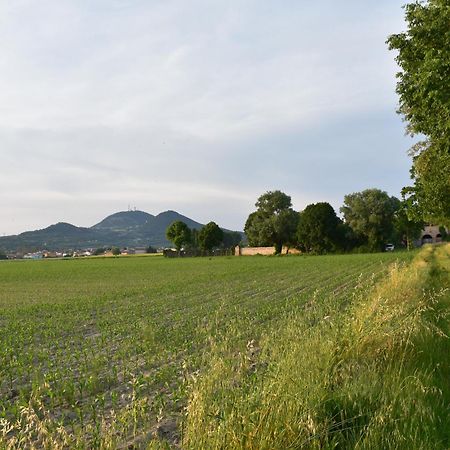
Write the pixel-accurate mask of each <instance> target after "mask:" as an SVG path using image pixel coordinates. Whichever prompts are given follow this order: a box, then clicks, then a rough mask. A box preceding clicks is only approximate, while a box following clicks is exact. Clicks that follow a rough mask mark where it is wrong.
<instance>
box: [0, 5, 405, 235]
mask: <svg viewBox="0 0 450 450" xmlns="http://www.w3.org/2000/svg"><path fill="white" fill-rule="evenodd" d="M403 3H404V0H379V1H377V2H374V1H373V0H345V1H343V2H337V1H336V0H328V1H325V0H321V1H317V2H312V1H310V0H308V1H306V0H282V1H280V0H277V1H275V0H271V1H266V0H245V1H244V0H240V1H238V0H227V1H225V0H222V1H218V0H216V1H211V0H208V1H206V0H203V1H201V0H189V1H186V0H184V1H181V0H180V1H172V0H162V1H152V0H39V1H36V0H14V1H11V0H0V161H1V169H2V170H1V177H0V211H1V213H0V234H5V233H6V234H13V233H18V232H22V231H25V230H28V229H36V228H43V227H45V226H48V225H49V224H51V223H55V222H58V221H67V222H71V223H74V224H75V225H79V226H91V225H93V224H94V223H96V222H98V221H100V220H101V219H102V218H103V217H105V216H106V215H108V214H111V213H113V212H116V211H120V210H126V209H127V207H128V205H130V206H136V207H137V208H138V209H141V210H144V211H147V212H150V213H153V214H155V213H158V212H161V211H164V210H167V209H174V210H177V211H179V212H181V213H183V214H185V215H188V216H190V217H192V218H193V219H195V220H198V221H200V222H207V221H209V220H215V221H216V222H218V223H219V224H220V225H221V226H224V227H227V228H232V229H242V228H243V226H244V223H245V220H246V218H247V216H248V214H249V213H250V212H251V211H253V210H254V203H255V201H256V199H257V197H258V196H259V195H260V194H262V193H264V192H265V191H267V190H274V189H281V190H283V191H284V192H286V193H287V194H289V195H291V196H292V200H293V203H294V207H295V208H296V209H298V210H301V209H303V208H304V207H305V206H306V205H307V204H308V203H313V202H318V201H328V202H330V203H331V204H332V205H333V206H334V207H335V208H336V209H338V208H339V206H340V205H341V204H342V201H343V197H344V195H345V194H347V193H351V192H356V191H359V190H362V189H365V188H370V187H378V188H381V189H383V190H386V191H387V192H388V193H389V194H391V195H397V196H398V195H399V191H400V189H401V187H402V186H404V185H405V184H407V183H408V182H409V173H408V172H409V167H410V160H409V158H408V156H407V154H406V151H407V149H408V148H409V147H410V145H411V143H412V142H411V139H410V138H409V137H405V136H404V124H403V123H402V121H401V118H400V117H399V116H397V115H396V113H395V110H396V107H397V96H396V94H395V72H396V71H397V68H396V65H395V62H394V57H395V54H394V53H393V52H389V51H388V50H387V46H386V44H385V40H386V38H387V36H388V35H389V34H391V33H395V32H399V31H401V30H403V29H404V28H405V25H404V23H403V13H404V11H403V10H402V8H401V6H402V4H403Z"/></svg>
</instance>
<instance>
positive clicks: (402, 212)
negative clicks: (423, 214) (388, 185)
mask: <svg viewBox="0 0 450 450" xmlns="http://www.w3.org/2000/svg"><path fill="white" fill-rule="evenodd" d="M409 208H411V201H410V199H408V200H403V201H402V202H401V203H400V207H399V209H398V210H397V211H396V212H395V217H394V229H395V232H396V234H397V236H398V238H399V240H401V241H402V242H403V243H404V244H405V245H406V247H407V248H408V250H409V249H410V248H411V247H412V243H413V241H414V239H417V238H419V237H420V232H421V231H422V230H423V227H424V225H425V224H424V222H423V221H422V220H414V219H413V220H411V219H410V217H414V215H413V214H410V212H409Z"/></svg>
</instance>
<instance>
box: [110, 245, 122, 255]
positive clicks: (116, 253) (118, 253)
mask: <svg viewBox="0 0 450 450" xmlns="http://www.w3.org/2000/svg"><path fill="white" fill-rule="evenodd" d="M111 253H112V254H113V255H114V256H119V255H120V248H119V247H113V248H112V249H111Z"/></svg>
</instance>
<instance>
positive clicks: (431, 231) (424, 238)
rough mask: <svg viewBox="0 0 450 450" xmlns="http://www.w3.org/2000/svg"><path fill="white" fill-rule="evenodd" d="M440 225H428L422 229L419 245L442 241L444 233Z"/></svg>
mask: <svg viewBox="0 0 450 450" xmlns="http://www.w3.org/2000/svg"><path fill="white" fill-rule="evenodd" d="M439 228H440V227H439V226H438V225H426V226H425V227H424V229H423V230H422V234H421V237H420V241H419V242H418V243H419V245H423V244H438V243H439V242H442V234H441V231H440V230H439Z"/></svg>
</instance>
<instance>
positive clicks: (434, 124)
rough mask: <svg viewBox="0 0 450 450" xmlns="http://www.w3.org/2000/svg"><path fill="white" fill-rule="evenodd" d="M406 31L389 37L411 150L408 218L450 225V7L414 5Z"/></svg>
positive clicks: (444, 3) (437, 2)
mask: <svg viewBox="0 0 450 450" xmlns="http://www.w3.org/2000/svg"><path fill="white" fill-rule="evenodd" d="M405 12H406V14H405V16H406V17H405V19H406V23H407V30H406V31H404V32H403V33H399V34H394V35H392V36H390V37H389V39H388V41H387V43H388V45H389V48H390V49H391V50H395V51H397V52H398V53H397V57H396V61H397V64H398V66H399V67H400V71H399V72H398V73H397V79H398V82H397V93H398V95H399V100H400V102H399V103H400V107H399V111H398V112H399V113H400V114H402V115H403V117H404V119H405V122H406V124H407V128H406V130H407V132H408V133H409V134H410V135H411V136H418V137H419V138H420V139H421V140H420V142H417V143H416V144H415V145H414V146H413V147H412V148H411V151H410V153H411V155H412V157H413V164H412V168H411V178H412V180H413V182H414V184H413V185H412V186H407V187H405V188H404V189H403V191H402V195H403V198H404V199H405V201H407V202H408V211H407V213H408V216H409V218H415V219H419V220H425V221H427V222H432V223H436V224H440V225H445V226H447V227H449V226H450V88H449V80H450V33H449V24H450V4H449V1H448V0H428V1H420V2H419V1H415V2H414V3H411V4H409V5H406V6H405Z"/></svg>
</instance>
